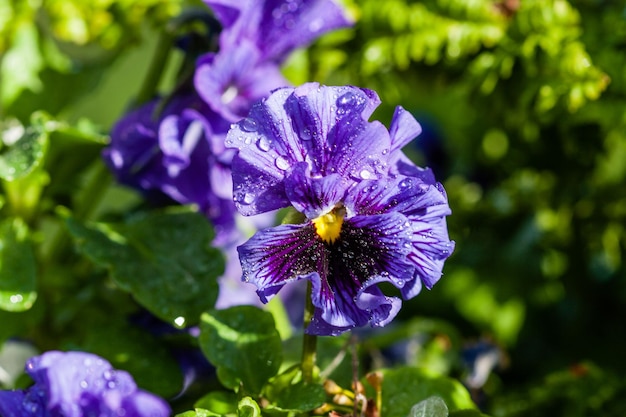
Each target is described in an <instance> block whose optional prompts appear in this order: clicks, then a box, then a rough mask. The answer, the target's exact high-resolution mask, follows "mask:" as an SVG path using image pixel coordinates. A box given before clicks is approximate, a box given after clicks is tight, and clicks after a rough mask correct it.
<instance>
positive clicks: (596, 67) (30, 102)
mask: <svg viewBox="0 0 626 417" xmlns="http://www.w3.org/2000/svg"><path fill="white" fill-rule="evenodd" d="M344 4H345V5H346V7H348V9H349V10H350V12H351V13H352V15H353V16H354V17H355V20H356V24H355V26H354V28H352V29H345V30H341V31H338V32H336V33H333V34H330V35H327V36H325V37H324V38H322V39H321V40H319V41H318V42H317V43H316V44H314V45H313V46H312V47H311V48H308V49H306V50H302V51H298V52H296V53H295V54H294V55H293V56H292V58H291V60H290V61H289V62H288V65H287V67H286V68H285V74H286V75H287V76H288V77H289V78H290V79H291V80H292V82H294V84H299V83H302V82H305V81H311V80H315V81H319V82H322V83H326V84H354V85H358V86H361V87H366V88H371V89H374V90H376V91H377V92H378V94H379V95H380V97H381V99H382V105H381V107H380V108H379V110H377V112H376V114H375V115H374V118H377V119H381V120H383V121H386V122H388V121H389V120H390V119H391V114H392V112H393V109H394V107H395V106H396V105H402V106H403V107H405V108H407V109H408V110H410V111H411V112H412V113H413V114H414V115H415V116H416V117H417V119H418V120H420V121H421V122H422V124H423V127H424V133H423V134H422V135H421V136H420V138H418V140H417V141H416V142H415V144H414V145H410V146H409V148H408V149H407V153H409V154H410V155H411V156H412V157H413V158H414V159H415V160H416V161H417V162H418V163H420V164H422V165H428V166H431V167H433V169H434V170H435V174H436V176H437V178H439V179H440V180H441V182H442V183H443V184H444V186H445V188H446V190H447V192H448V196H449V199H450V206H451V208H452V211H453V214H452V216H450V217H449V218H448V222H449V223H448V224H449V228H450V234H451V237H452V238H453V239H454V240H455V241H456V243H457V248H456V251H455V253H454V255H453V256H452V257H451V258H450V259H449V261H448V263H447V264H446V268H445V270H444V277H443V278H442V280H441V281H440V283H438V284H437V286H435V288H434V289H433V290H432V291H430V292H424V293H423V294H420V296H418V297H416V298H415V299H413V300H411V301H410V302H407V303H405V306H404V308H403V310H402V312H401V315H400V317H399V318H398V320H396V323H394V326H392V328H390V329H389V330H387V331H386V332H382V333H380V334H373V335H371V337H369V338H368V336H365V339H364V340H363V343H362V354H363V357H364V363H365V362H367V360H371V361H373V362H375V361H376V359H375V358H376V357H377V356H376V355H375V354H374V353H375V352H379V351H382V350H384V349H385V348H386V347H388V346H390V345H391V344H393V343H395V342H397V341H398V340H401V339H411V338H414V337H416V335H420V336H421V337H422V339H421V340H425V341H426V342H425V344H424V345H423V347H422V350H421V351H420V353H419V354H417V355H415V356H414V358H413V359H414V361H415V363H413V364H412V365H414V366H417V367H420V368H424V369H426V370H428V371H429V372H438V373H439V374H443V375H450V376H453V377H455V378H462V377H463V375H464V370H463V368H462V366H460V364H459V363H460V359H459V358H460V351H461V349H462V347H463V345H464V343H469V342H470V341H472V340H477V339H480V338H488V339H490V340H492V341H494V342H495V343H496V344H498V345H499V346H500V347H501V349H502V352H504V355H503V356H505V357H506V358H507V360H503V361H502V364H501V365H502V367H501V368H500V369H499V370H498V372H497V373H495V374H492V375H491V377H490V379H489V380H488V381H487V384H486V385H485V387H484V388H483V389H482V390H481V392H475V393H473V394H475V400H476V399H477V398H478V399H480V404H482V405H483V407H484V408H485V410H486V412H488V413H490V414H492V415H496V416H516V415H568V416H579V415H580V416H583V415H585V416H589V415H599V416H600V415H602V416H610V415H616V416H617V415H624V413H626V400H624V398H626V396H625V395H624V394H626V380H625V378H624V375H625V374H626V373H625V372H626V365H625V363H626V362H624V361H623V360H622V356H623V352H624V350H625V349H626V342H625V340H624V333H625V331H626V328H625V327H624V319H623V316H624V313H623V310H624V307H623V306H624V305H625V304H626V283H625V281H624V280H625V278H626V268H625V265H624V259H625V258H624V255H625V249H626V226H625V225H626V129H625V128H626V112H625V110H626V72H624V68H625V67H626V54H625V52H626V2H625V1H622V0H613V1H603V0H570V1H565V0H498V1H494V0H424V1H410V0H406V1H401V0H385V1H380V0H350V1H348V0H346V1H344ZM189 6H193V7H201V4H198V3H195V4H189V3H184V4H183V3H182V2H179V1H168V2H162V1H156V0H152V1H151V0H143V1H134V2H131V1H129V2H112V1H111V2H106V1H104V2H97V3H96V2H94V3H90V2H82V1H79V0H75V1H72V0H54V1H53V0H49V1H41V2H36V1H31V2H21V1H17V0H15V1H12V0H0V52H1V53H2V57H1V60H0V77H1V79H0V88H1V90H0V127H2V131H3V133H2V140H3V145H2V146H3V149H2V150H0V152H1V154H0V176H1V177H2V179H3V192H4V193H3V196H2V207H1V215H2V222H1V224H0V233H1V234H2V236H1V238H2V245H1V246H0V268H1V269H0V323H2V324H1V325H0V341H2V340H4V339H6V338H8V337H30V338H32V339H34V340H35V341H36V342H37V343H38V346H39V347H40V348H42V349H45V348H52V347H55V346H56V347H58V346H60V345H61V346H78V347H80V346H83V347H84V346H101V345H98V344H97V342H96V339H98V338H97V337H94V336H90V333H89V332H90V331H91V330H90V329H92V328H94V327H97V326H101V325H102V323H104V322H106V320H104V317H102V316H101V314H102V313H101V312H100V311H101V308H102V307H103V306H105V307H106V308H110V309H111V310H112V311H114V315H120V316H122V315H124V314H126V313H127V312H128V311H133V310H134V309H135V308H136V307H135V306H134V304H133V301H132V300H131V298H130V297H129V296H128V295H126V294H123V295H121V296H120V295H119V294H120V293H121V290H120V288H121V289H124V288H125V285H126V286H128V285H129V283H128V282H126V283H124V282H123V279H122V281H120V280H119V279H118V278H117V277H115V278H111V277H110V276H109V274H108V272H107V271H108V270H107V265H106V264H107V263H110V262H109V261H103V260H100V261H99V260H98V259H95V263H94V262H87V261H86V260H85V258H81V257H80V256H79V254H78V253H77V252H76V251H75V250H74V249H73V248H78V249H80V248H81V244H82V241H81V240H80V239H81V237H82V236H83V235H85V234H88V233H90V234H94V233H97V234H99V236H100V239H108V240H107V241H108V243H107V244H108V245H111V248H113V247H115V248H117V247H118V246H119V247H122V246H124V242H122V241H120V240H119V236H118V235H117V234H116V233H118V232H119V230H124V228H126V229H129V228H130V229H132V227H131V226H132V224H138V223H137V220H136V219H135V220H128V219H127V214H128V213H129V212H131V211H134V210H136V208H137V207H138V206H139V207H140V206H141V201H140V199H139V198H138V197H137V196H136V195H135V194H133V193H131V192H129V191H128V190H124V189H122V188H121V187H117V186H115V185H114V184H111V178H110V177H109V176H108V174H107V173H106V172H105V171H104V169H103V166H102V164H101V162H100V161H99V160H98V155H99V150H100V149H101V147H102V146H103V144H105V143H106V140H107V138H106V134H107V132H108V130H109V129H110V127H111V125H112V123H113V122H114V121H115V119H116V118H117V117H119V116H120V115H121V114H122V113H123V111H124V109H125V108H126V106H127V105H128V104H129V103H130V102H131V101H132V100H133V99H134V97H135V95H136V94H137V93H138V91H140V90H141V88H142V82H143V79H144V77H145V75H146V73H147V71H148V67H149V63H150V60H151V57H152V56H153V55H154V51H155V50H156V49H157V48H158V47H159V44H158V38H159V36H160V34H161V33H162V32H163V31H164V28H165V25H166V22H167V21H168V19H170V18H172V17H173V16H176V15H177V14H178V13H179V12H180V10H182V8H183V7H189ZM181 61H182V56H181V55H180V53H179V52H173V53H172V54H171V56H170V61H169V65H168V68H167V72H166V74H165V76H164V78H163V80H162V82H161V84H160V87H161V89H163V90H167V88H169V86H171V85H173V83H174V77H175V73H176V68H177V66H178V65H180V62H181ZM22 125H23V126H27V128H26V131H27V135H26V136H27V137H28V138H29V140H28V141H24V142H20V143H21V144H22V145H23V146H24V147H26V148H27V151H24V152H16V151H15V148H14V147H11V146H9V144H10V143H11V140H12V139H11V138H13V136H14V135H15V132H16V129H17V130H19V129H20V128H21V126H22ZM48 147H49V148H50V151H49V152H48V151H47V149H48ZM52 149H54V151H52ZM78 150H80V153H81V155H84V156H85V157H84V158H73V159H72V156H73V155H74V153H75V152H78ZM12 152H13V154H12ZM44 153H45V155H46V156H45V157H44V156H43V155H44ZM25 155H26V156H25ZM16 158H17V159H16ZM69 160H72V162H68V161H69ZM94 188H95V189H96V190H100V191H101V192H102V193H101V194H102V195H100V196H99V197H98V198H95V199H94V198H93V197H94ZM103 190H104V191H103ZM59 207H63V208H69V209H68V210H69V212H68V211H63V210H62V209H60V208H59ZM169 215H171V216H172V219H174V218H176V219H179V220H176V221H183V220H180V219H181V218H183V217H184V218H185V219H186V220H184V221H183V222H184V223H185V224H186V225H187V226H186V227H190V228H191V229H194V230H196V228H195V227H194V226H193V225H195V224H196V222H197V219H195V218H188V217H186V216H192V214H189V213H187V214H181V213H171V214H169ZM181 216H182V217H181ZM165 217H167V215H166V216H165ZM161 220H163V219H162V218H161ZM105 221H106V222H117V223H116V224H118V226H111V227H108V228H107V229H106V230H103V229H102V226H97V225H93V224H91V223H89V222H101V223H102V224H104V222H105ZM164 221H165V220H164ZM120 222H128V223H124V225H122V226H120V225H119V223H120ZM133 222H134V223H133ZM107 224H108V223H107ZM66 225H69V226H66ZM72 225H73V226H72ZM207 229H208V226H207ZM70 231H72V232H71V233H70ZM198 233H199V234H198V235H197V236H195V237H194V238H195V239H198V240H199V241H204V240H205V239H210V236H211V232H210V230H206V231H204V232H198ZM177 239H178V240H180V241H183V240H184V237H182V236H180V237H178V238H177ZM128 247H129V249H128V250H137V249H136V248H133V247H132V245H128ZM172 247H176V242H174V243H172ZM11 248H13V249H15V250H14V251H12V250H11ZM18 248H19V250H18ZM68 250H69V252H68ZM111 250H112V251H113V249H111ZM116 250H118V249H116ZM119 250H122V249H119ZM159 250H160V251H165V252H167V250H168V249H167V248H165V249H163V248H161V249H159ZM83 251H84V252H86V256H87V257H89V256H90V255H89V251H90V250H89V249H85V247H84V246H83ZM92 252H93V251H92ZM208 252H210V249H208V248H207V253H208ZM18 253H19V257H16V256H17V255H16V254H18ZM129 253H130V252H129ZM133 253H134V252H133ZM110 255H111V256H114V254H113V252H111V254H110ZM107 256H109V255H107ZM129 256H130V255H129ZM207 256H208V258H207V259H209V258H210V259H209V261H210V262H217V261H215V259H216V258H215V255H213V254H210V253H209V254H208V255H207ZM91 257H92V259H91V260H92V261H94V256H93V255H91ZM33 259H36V261H35V262H33ZM52 261H54V262H52ZM209 261H207V262H209ZM220 262H221V261H220ZM122 263H124V262H122ZM7 265H9V266H7ZM15 265H17V266H15ZM33 265H37V267H36V268H33V267H32V266H33ZM132 267H133V266H132V265H126V264H122V265H115V266H113V267H110V268H113V269H115V270H120V269H124V268H132ZM7 268H8V269H7ZM20 268H22V269H20ZM17 269H20V271H21V275H20V276H21V277H23V278H20V279H19V280H18V279H16V278H15V275H14V273H13V271H15V270H17ZM5 271H10V272H11V273H10V274H9V273H5ZM66 276H74V277H79V278H76V279H72V280H70V279H65V278H64V277H66ZM18 281H19V282H18ZM118 287H119V288H118ZM16 291H17V292H16ZM14 293H15V294H16V293H19V294H21V298H20V299H19V301H16V300H17V299H15V298H11V295H12V294H14ZM68 294H72V297H71V299H72V300H73V302H72V303H70V304H65V303H61V300H62V299H64V298H63V297H68ZM35 300H37V301H35ZM154 303H155V304H157V305H158V304H159V300H154ZM209 304H210V303H209ZM195 307H197V308H201V306H194V308H195ZM209 307H210V306H209ZM207 309H208V308H207ZM85 311H87V313H85ZM199 311H202V310H199ZM169 315H170V313H167V314H166V313H163V316H165V317H169ZM79 316H80V317H82V318H81V319H80V320H78V319H77V318H78V317H79ZM44 317H45V319H44ZM416 317H417V318H416ZM422 317H423V318H422ZM426 317H428V319H427V318H426ZM191 320H192V321H193V320H194V319H193V318H192V319H191ZM198 320H199V317H196V318H195V321H198ZM44 323H45V326H44ZM42 329H46V330H45V331H42ZM122 330H123V329H119V328H118V329H115V332H119V333H120V338H123V334H124V332H123V331H122ZM76 335H79V336H76ZM146 340H149V341H150V340H152V339H150V338H147V339H146ZM63 343H64V344H63ZM91 343H95V345H92V344H91ZM155 343H156V342H155ZM93 349H96V348H95V347H94V348H93ZM120 349H122V348H120ZM104 350H105V351H106V349H104ZM99 352H101V354H104V353H102V351H101V350H100V351H99ZM152 354H154V355H157V356H158V355H163V354H162V352H160V351H158V350H157V351H155V352H152ZM108 356H109V357H113V358H115V357H117V359H118V360H117V362H116V363H115V364H116V365H118V366H124V363H127V364H128V363H130V361H129V360H128V359H125V358H124V357H123V355H122V356H119V355H118V356H115V354H113V353H111V352H109V355H108ZM365 358H370V359H365ZM170 360H171V359H170ZM162 363H164V364H165V365H164V367H167V366H169V365H167V361H162ZM383 365H385V364H384V363H383ZM135 366H136V368H141V366H137V365H136V364H135ZM146 368H149V365H146ZM134 374H135V375H136V376H137V375H139V377H138V378H139V382H140V384H142V383H145V384H147V385H148V388H153V389H155V390H156V391H158V392H160V393H162V394H164V395H165V394H167V393H171V391H172V390H173V388H172V387H167V386H166V387H158V386H157V387H154V384H153V385H150V383H149V381H150V378H148V377H146V378H144V379H141V375H142V371H141V369H139V370H137V372H135V373H134ZM153 380H154V379H153Z"/></svg>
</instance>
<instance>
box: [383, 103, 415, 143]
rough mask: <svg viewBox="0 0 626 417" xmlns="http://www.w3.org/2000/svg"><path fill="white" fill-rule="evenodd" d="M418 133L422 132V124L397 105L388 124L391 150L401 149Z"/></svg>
mask: <svg viewBox="0 0 626 417" xmlns="http://www.w3.org/2000/svg"><path fill="white" fill-rule="evenodd" d="M420 133H422V126H420V124H419V123H418V121H417V120H415V117H413V115H412V114H411V113H409V112H408V111H406V110H405V109H404V108H403V107H402V106H397V107H396V109H395V111H394V113H393V117H392V119H391V125H390V126H389V136H391V152H394V151H396V150H399V149H402V147H404V145H406V144H407V143H409V142H410V141H412V140H413V139H415V138H416V137H417V136H418V135H419V134H420Z"/></svg>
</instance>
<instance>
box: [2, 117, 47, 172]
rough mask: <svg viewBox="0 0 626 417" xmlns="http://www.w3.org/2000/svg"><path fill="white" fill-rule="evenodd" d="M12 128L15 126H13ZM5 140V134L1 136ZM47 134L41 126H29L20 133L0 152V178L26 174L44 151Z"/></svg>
mask: <svg viewBox="0 0 626 417" xmlns="http://www.w3.org/2000/svg"><path fill="white" fill-rule="evenodd" d="M12 129H13V130H15V129H17V127H13V128H12ZM2 139H3V141H6V136H3V138H2ZM47 142H48V135H47V134H46V132H45V131H44V130H43V128H42V126H38V125H35V126H29V127H27V128H26V129H24V131H23V133H22V135H21V136H20V137H19V138H18V139H17V141H15V142H14V143H12V144H10V145H9V146H8V148H7V149H4V150H3V152H2V154H0V178H2V179H4V180H6V181H13V180H15V179H18V178H21V177H24V176H26V175H28V174H29V173H30V172H31V171H32V170H33V169H34V168H35V167H37V166H38V165H39V164H40V163H41V161H42V160H43V157H44V155H45V151H46V145H47Z"/></svg>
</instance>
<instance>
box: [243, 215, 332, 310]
mask: <svg viewBox="0 0 626 417" xmlns="http://www.w3.org/2000/svg"><path fill="white" fill-rule="evenodd" d="M237 250H238V251H239V259H240V260H241V268H242V270H243V280H244V281H246V282H250V283H253V284H255V285H256V286H257V293H258V294H259V297H260V298H261V301H263V302H264V303H266V302H268V301H269V300H270V299H271V298H272V297H273V296H274V295H276V293H277V292H278V291H279V290H280V288H282V286H283V285H285V284H286V283H287V282H290V281H295V280H298V279H302V278H308V277H309V276H310V274H313V273H317V272H318V271H323V270H324V260H325V259H326V256H327V255H326V252H327V249H326V248H325V247H324V244H323V243H322V241H321V240H320V239H319V238H318V237H317V235H316V234H315V230H314V229H313V226H312V225H311V224H298V225H293V224H286V225H281V226H277V227H273V228H269V229H265V230H261V231H259V232H257V233H256V234H255V235H254V236H252V237H251V238H250V239H249V240H248V241H247V242H246V243H244V244H243V245H241V246H239V247H238V248H237Z"/></svg>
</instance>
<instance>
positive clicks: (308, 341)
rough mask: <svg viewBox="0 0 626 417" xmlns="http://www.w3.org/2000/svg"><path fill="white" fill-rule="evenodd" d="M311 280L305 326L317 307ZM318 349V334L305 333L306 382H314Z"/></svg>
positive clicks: (303, 352)
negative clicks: (314, 301) (312, 294)
mask: <svg viewBox="0 0 626 417" xmlns="http://www.w3.org/2000/svg"><path fill="white" fill-rule="evenodd" d="M311 293H312V288H311V282H310V281H309V282H308V283H307V289H306V307H305V309H304V327H305V328H306V327H307V326H308V325H309V323H310V322H311V319H312V318H313V313H314V311H315V307H314V306H313V300H312V299H311ZM316 349H317V336H315V335H311V334H307V333H304V336H303V338H302V380H303V381H304V383H305V384H309V383H311V382H313V368H315V358H316V355H317V353H316Z"/></svg>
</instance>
